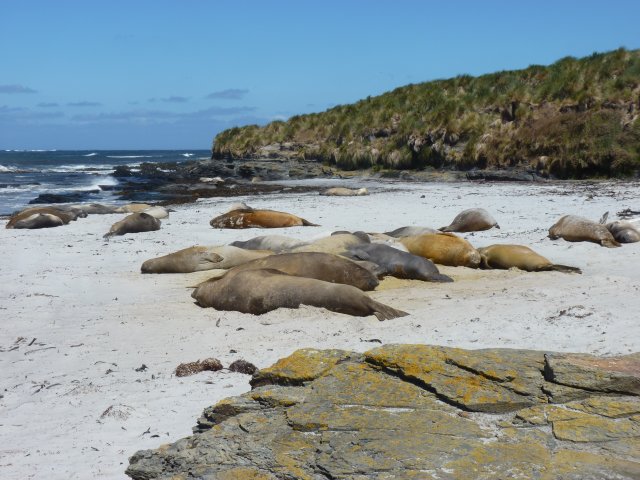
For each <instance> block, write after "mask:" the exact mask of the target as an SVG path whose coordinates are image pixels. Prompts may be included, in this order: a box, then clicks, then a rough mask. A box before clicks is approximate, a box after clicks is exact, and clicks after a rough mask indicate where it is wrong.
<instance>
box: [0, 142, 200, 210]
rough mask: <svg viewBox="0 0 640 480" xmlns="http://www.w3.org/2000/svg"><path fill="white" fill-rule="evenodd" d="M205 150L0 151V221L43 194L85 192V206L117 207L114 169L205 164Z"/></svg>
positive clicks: (116, 183) (116, 181)
mask: <svg viewBox="0 0 640 480" xmlns="http://www.w3.org/2000/svg"><path fill="white" fill-rule="evenodd" d="M210 155H211V153H210V152H209V151H208V150H4V151H0V215H7V214H10V213H11V212H14V211H15V210H18V209H21V208H24V207H25V206H27V205H28V204H29V201H30V200H33V199H34V198H36V197H37V196H38V195H39V194H41V193H56V194H59V193H71V192H84V193H85V194H86V200H84V201H83V203H84V202H92V203H93V202H97V203H118V200H117V195H116V193H115V191H114V190H117V185H118V180H117V179H116V178H115V177H113V176H111V174H112V173H113V170H114V168H115V167H117V166H119V165H128V166H130V167H132V168H134V169H135V167H138V166H139V165H140V164H141V163H143V162H149V163H156V162H182V161H187V160H196V159H208V158H209V157H210Z"/></svg>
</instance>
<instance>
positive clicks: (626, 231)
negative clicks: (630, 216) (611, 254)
mask: <svg viewBox="0 0 640 480" xmlns="http://www.w3.org/2000/svg"><path fill="white" fill-rule="evenodd" d="M605 226H606V227H607V230H609V232H610V233H611V235H613V238H615V240H616V241H617V242H620V243H635V242H640V230H638V228H637V227H636V226H635V225H634V224H633V223H631V222H628V221H625V220H617V221H615V222H610V223H607V224H606V225H605Z"/></svg>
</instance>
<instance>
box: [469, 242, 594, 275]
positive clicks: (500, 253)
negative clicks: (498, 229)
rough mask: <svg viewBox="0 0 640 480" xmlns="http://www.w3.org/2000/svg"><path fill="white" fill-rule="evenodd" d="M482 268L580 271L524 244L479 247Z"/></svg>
mask: <svg viewBox="0 0 640 480" xmlns="http://www.w3.org/2000/svg"><path fill="white" fill-rule="evenodd" d="M478 252H480V257H481V258H482V263H481V267H482V268H497V269H505V270H506V269H509V268H513V267H515V268H518V269H520V270H525V271H527V272H547V271H550V270H554V271H556V272H565V273H582V270H580V269H579V268H576V267H568V266H566V265H557V264H554V263H551V262H550V261H549V260H547V259H546V258H544V257H543V256H542V255H539V254H537V253H536V252H534V251H533V250H531V249H530V248H529V247H525V246H524V245H489V246H488V247H483V248H479V249H478Z"/></svg>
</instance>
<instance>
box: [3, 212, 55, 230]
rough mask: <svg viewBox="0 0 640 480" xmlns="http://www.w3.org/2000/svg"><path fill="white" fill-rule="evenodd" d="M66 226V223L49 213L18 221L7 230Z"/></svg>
mask: <svg viewBox="0 0 640 480" xmlns="http://www.w3.org/2000/svg"><path fill="white" fill-rule="evenodd" d="M62 225H64V222H63V221H62V219H61V218H60V217H58V216H57V215H51V214H49V213H34V214H33V215H30V216H28V217H27V218H23V219H22V220H18V221H17V222H15V223H14V224H13V226H12V227H7V228H28V229H36V228H53V227H60V226H62Z"/></svg>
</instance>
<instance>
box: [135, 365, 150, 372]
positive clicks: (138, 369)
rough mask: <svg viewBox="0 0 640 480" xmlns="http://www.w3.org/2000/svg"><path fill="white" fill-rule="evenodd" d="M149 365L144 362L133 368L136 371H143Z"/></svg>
mask: <svg viewBox="0 0 640 480" xmlns="http://www.w3.org/2000/svg"><path fill="white" fill-rule="evenodd" d="M148 368H149V367H147V366H146V365H145V364H144V363H143V364H142V365H140V366H139V367H138V368H136V369H134V370H135V371H136V372H144V371H145V370H147V369H148Z"/></svg>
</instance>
